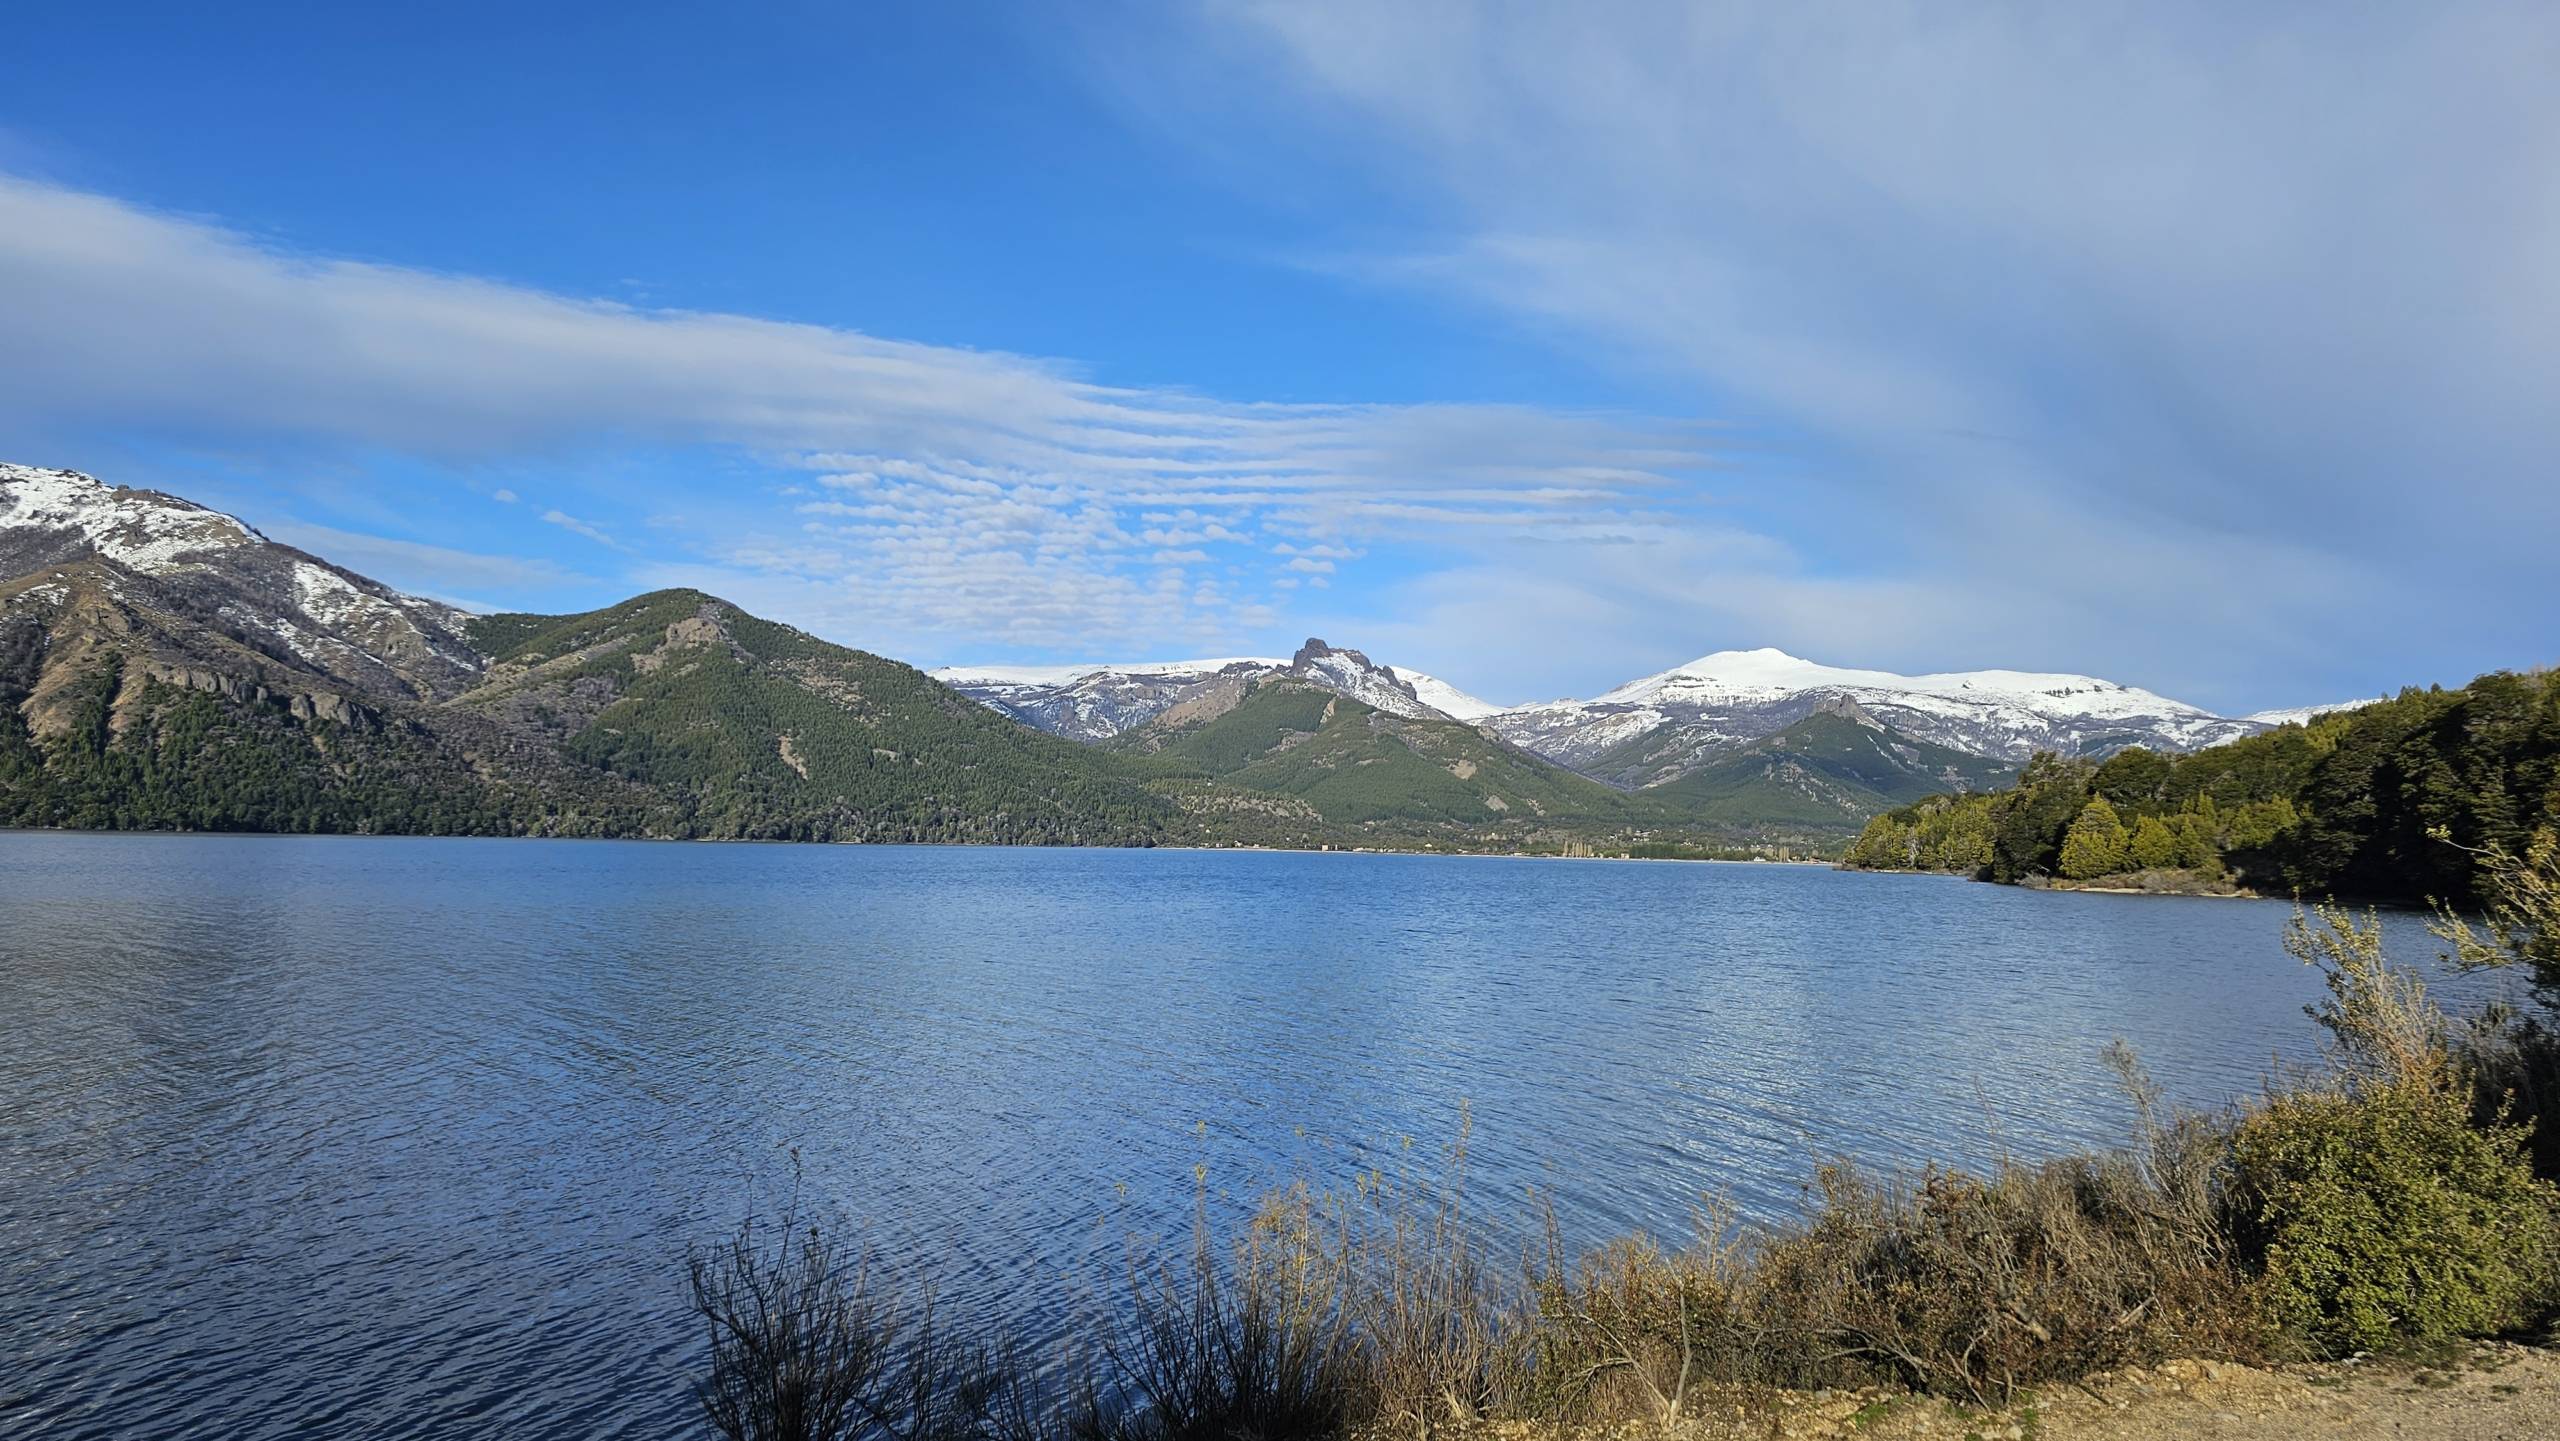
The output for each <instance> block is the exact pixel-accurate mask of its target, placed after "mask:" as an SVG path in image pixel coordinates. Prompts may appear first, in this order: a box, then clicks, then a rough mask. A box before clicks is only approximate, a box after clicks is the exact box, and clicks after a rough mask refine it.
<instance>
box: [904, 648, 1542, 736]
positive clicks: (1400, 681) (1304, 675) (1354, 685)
mask: <svg viewBox="0 0 2560 1441" xmlns="http://www.w3.org/2000/svg"><path fill="white" fill-rule="evenodd" d="M932 675H933V678H934V679H935V680H938V681H940V682H942V683H943V684H944V685H947V686H949V687H951V688H952V689H953V690H956V691H958V692H960V693H961V694H962V695H965V696H968V697H969V698H970V699H972V700H976V701H980V702H982V703H984V704H986V705H988V706H990V707H992V708H994V709H996V710H999V711H1002V712H1003V713H1004V714H1006V715H1009V716H1012V717H1013V718H1014V719H1016V720H1018V721H1021V722H1022V723H1023V724H1025V725H1028V726H1033V727H1036V728H1038V729H1040V730H1044V731H1047V732H1049V733H1050V734H1051V735H1061V736H1066V737H1068V738H1069V739H1071V740H1081V741H1103V740H1109V739H1111V738H1112V737H1113V736H1117V735H1122V734H1125V733H1127V732H1129V731H1133V730H1136V729H1138V728H1140V727H1142V726H1145V725H1147V724H1149V723H1150V722H1152V721H1154V720H1156V719H1157V718H1159V717H1161V716H1164V715H1166V714H1168V713H1170V712H1176V711H1179V712H1181V718H1185V719H1189V718H1198V717H1203V716H1206V715H1211V714H1215V713H1217V712H1218V711H1220V710H1223V709H1225V708H1226V707H1229V706H1233V705H1235V704H1236V703H1237V702H1238V701H1240V700H1242V699H1243V698H1244V696H1245V694H1246V692H1247V691H1248V690H1249V689H1250V688H1251V686H1252V685H1253V684H1254V683H1255V682H1257V681H1260V680H1262V679H1265V678H1267V677H1270V676H1277V675H1287V676H1292V677H1295V678H1297V679H1299V680H1303V681H1307V682H1309V683H1311V684H1314V685H1318V686H1321V687H1323V688H1325V689H1327V690H1330V691H1333V692H1334V693H1335V694H1337V695H1344V696H1348V697H1350V698H1351V699H1353V700H1356V701H1359V702H1360V703H1362V704H1363V705H1367V706H1369V707H1371V708H1373V709H1376V710H1381V711H1385V712H1386V713H1388V714H1389V715H1396V716H1403V717H1406V718H1407V719H1413V720H1461V721H1472V720H1477V719H1479V718H1481V717H1484V716H1488V715H1491V714H1493V713H1495V712H1496V711H1497V710H1499V709H1500V707H1498V706H1495V705H1493V704H1491V703H1489V702H1486V701H1481V700H1478V699H1476V698H1475V697H1474V696H1471V695H1468V694H1467V693H1466V692H1464V691H1462V690H1459V689H1458V688H1457V687H1456V686H1453V685H1450V684H1449V683H1448V682H1446V681H1443V680H1439V679H1437V678H1435V677H1432V676H1428V675H1425V674H1423V673H1422V672H1420V671H1416V670H1408V669H1404V668H1402V667H1398V666H1386V665H1379V664H1377V663H1376V662H1375V661H1372V660H1370V659H1369V657H1367V656H1366V655H1363V654H1361V653H1360V652H1359V651H1356V650H1346V649H1342V648H1339V647H1336V646H1330V645H1327V644H1325V643H1324V642H1323V641H1321V640H1316V639H1312V638H1311V639H1309V640H1308V641H1307V643H1306V644H1305V645H1303V646H1301V647H1299V648H1298V652H1297V654H1295V655H1293V656H1291V657H1290V658H1289V659H1287V660H1272V659H1266V658H1257V657H1236V658H1229V659H1223V660H1181V661H1138V662H1128V663H1122V664H1117V665H1096V664H1088V665H1055V666H946V667H944V668H943V669H940V670H937V671H934V672H932Z"/></svg>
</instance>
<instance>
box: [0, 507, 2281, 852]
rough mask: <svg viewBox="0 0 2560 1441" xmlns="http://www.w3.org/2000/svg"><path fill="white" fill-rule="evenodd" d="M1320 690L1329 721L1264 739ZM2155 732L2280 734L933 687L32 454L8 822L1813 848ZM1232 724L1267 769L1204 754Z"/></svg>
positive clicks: (835, 654)
mask: <svg viewBox="0 0 2560 1441" xmlns="http://www.w3.org/2000/svg"><path fill="white" fill-rule="evenodd" d="M1315 697H1329V698H1330V699H1329V700H1324V701H1322V702H1321V703H1318V702H1317V701H1315V700H1314V699H1313V698H1315ZM1311 704H1313V705H1315V707H1316V710H1315V711H1314V712H1310V713H1309V714H1310V715H1318V714H1319V713H1320V719H1313V720H1309V719H1308V718H1307V717H1303V716H1302V717H1300V719H1301V720H1305V721H1306V723H1305V724H1303V725H1295V726H1288V727H1282V728H1281V729H1280V730H1272V731H1269V732H1268V734H1266V735H1263V736H1262V738H1261V739H1260V740H1252V739H1250V736H1249V733H1252V732H1253V730H1254V727H1256V726H1260V725H1262V724H1263V723H1264V722H1265V721H1269V720H1272V718H1273V717H1275V716H1278V715H1279V714H1280V713H1281V712H1283V711H1289V712H1290V713H1291V714H1296V713H1297V712H1299V711H1306V710H1307V707H1308V706H1309V705H1311ZM1292 708H1294V709H1292ZM1986 716H1988V717H1989V721H1990V722H1995V723H1989V724H1986V723H1985V717H1986ZM1230 718H1232V719H1230ZM2162 726H2167V727H2169V733H2168V736H2167V740H2166V742H2165V745H2166V747H2167V748H2177V746H2176V743H2177V741H2178V740H2179V738H2180V737H2182V736H2184V735H2186V734H2188V733H2190V732H2197V731H2200V730H2206V731H2211V730H2216V728H2229V727H2234V726H2238V727H2243V728H2244V729H2262V728H2264V724H2263V723H2262V722H2259V721H2256V720H2247V721H2231V720H2226V719H2224V718H2220V717H2213V716H2211V715H2209V714H2208V713H2206V712H2204V711H2202V710H2200V709H2198V708H2196V707H2191V706H2185V705H2182V704H2181V703H2178V702H2173V701H2169V700H2167V699H2166V698H2164V697H2158V696H2154V695H2152V694H2151V693H2149V692H2146V691H2139V690H2136V689H2134V688H2131V687H2124V686H2117V685H2114V684H2113V683H2110V682H2105V681H2099V680H2096V679H2095V678H2092V677H2085V676H2064V675H2043V674H2036V673H2026V672H2005V671H2004V672H1968V673H1959V674H1954V675H1945V676H1930V677H1918V678H1913V677H1899V676H1894V675H1892V674H1891V673H1889V672H1876V671H1852V670H1844V669H1840V668H1836V667H1827V666H1821V665H1818V664H1816V663H1814V662H1810V661H1803V660H1799V659H1797V658H1795V657H1793V656H1788V655H1786V654H1784V653H1783V652H1779V651H1776V650H1769V649H1763V650H1758V651H1740V652H1732V651H1728V652H1717V653H1715V654H1713V655H1710V656H1707V657H1702V658H1700V659H1699V660H1697V661H1693V662H1689V663H1687V664H1686V665H1683V666H1679V667H1674V668H1672V669H1671V670H1669V671H1665V672H1661V673H1658V674H1656V675H1654V676H1650V677H1643V678H1639V679H1638V680H1636V681H1632V682H1629V683H1627V684H1626V685H1623V686H1620V687H1616V688H1614V689H1612V690H1611V691H1609V692H1604V693H1603V695H1602V696H1601V697H1599V698H1598V699H1595V700H1593V701H1589V702H1583V701H1565V702H1548V703H1544V704H1542V705H1536V706H1525V707H1511V708H1502V707H1497V706H1494V705H1492V704H1491V703H1489V702H1485V701H1483V700H1481V699H1479V698H1477V697H1475V696H1472V695H1469V694H1467V693H1466V692H1464V691H1461V690H1459V689H1457V688H1456V687H1454V686H1451V685H1449V684H1448V683H1447V682H1445V681H1442V680H1440V679H1438V678H1437V677H1434V676H1431V675H1429V674H1426V673H1424V672H1420V671H1415V670H1412V669H1409V668H1404V667H1397V666H1392V665H1384V664H1380V663H1379V662H1377V661H1375V660H1373V659H1372V658H1371V657H1370V656H1368V655H1367V654H1365V653H1364V652H1361V651H1359V650H1356V649H1352V648H1349V647H1343V646H1336V645H1332V644H1329V643H1327V642H1325V641H1324V640H1322V639H1319V638H1313V637H1310V638H1309V639H1308V640H1307V641H1306V642H1305V644H1303V645H1301V646H1300V647H1299V648H1298V649H1297V651H1296V652H1295V653H1293V654H1292V655H1291V656H1290V657H1288V658H1287V659H1285V660H1282V659H1278V658H1268V657H1223V658H1213V659H1206V660H1195V661H1167V662H1145V663H1138V664H1135V665H1123V666H1116V667H1115V666H1072V665H1071V666H1020V667H1002V666H990V667H976V668H963V667H946V668H944V669H943V670H941V671H937V672H934V673H931V674H930V675H928V674H927V673H924V672H920V671H917V670H915V669H913V668H912V667H908V666H905V665H903V664H901V663H899V662H897V661H894V660H891V659H888V658H884V657H879V656H874V655H869V654H867V653H865V652H861V651H858V650H854V649H851V648H848V647H842V646H835V645H833V644H831V643H829V642H826V641H823V640H820V639H818V638H817V637H815V636H811V635H808V634H807V633H805V632H801V631H798V630H795V629H793V628H791V627H789V626H785V625H780V624H778V623H776V622H772V621H768V620H764V619H762V618H760V617H756V616H753V615H750V614H748V613H747V612H745V611H744V610H742V609H740V608H738V607H736V606H734V605H732V604H730V603H728V602H726V601H723V600H720V599H719V598H717V597H715V596H710V595H707V594H704V593H702V592H698V591H682V590H678V591H655V592H650V593H647V594H645V595H641V596H635V597H632V598H630V599H629V600H626V601H623V602H620V603H618V604H616V605H613V606H607V607H603V608H601V609H598V610H595V611H588V612H581V613H577V614H573V615H565V616H544V615H532V614H526V613H509V614H500V615H473V614H470V613H467V612H464V611H462V610H460V609H458V608H456V607H453V606H451V605H447V604H444V603H442V602H438V601H433V600H428V599H424V598H421V597H417V596H411V595H405V594H403V593H401V592H399V591H397V590H395V589H393V588H391V587H389V586H386V585H383V584H381V583H379V582H377V581H374V580H371V579H369V578H367V577H365V576H362V575H360V574H358V573H356V572H354V571H351V570H347V569H345V568H343V567H340V566H337V565H334V564H332V563H330V562H328V561H326V560H324V559H322V558H321V557H318V556H315V555H311V554H309V553H307V552H304V551H301V550H298V549H295V548H294V547H292V546H289V545H285V544H283V543H281V542H278V541H275V540H273V539H272V538H270V537H268V536H266V535H264V534H263V533H261V532H259V531H258V530H256V529H255V528H254V527H252V526H250V525H249V524H247V523H246V522H245V521H242V520H240V519H239V518H237V517H234V516H230V515H227V514H224V513H222V512H219V511H215V510H211V509H209V508H207V507H203V506H198V505H195V504H193V503H192V502H188V501H186V500H184V499H182V498H180V497H177V496H172V495H168V494H165V493H163V492H158V491H150V490H142V489H136V488H132V487H121V486H110V485H107V484H105V483H104V482H101V481H98V480H96V479H95V478H93V477H90V476H87V475H84V474H82V473H79V472H75V471H65V470H48V469H43V468H39V467H31V466H20V465H0V753H5V755H4V756H0V820H8V819H15V820H17V821H20V822H32V823H38V824H60V823H70V824H128V823H132V824H154V823H157V824H173V825H182V826H200V827H239V826H245V827H248V828H285V829H395V830H398V829H428V830H457V829H458V830H466V831H475V832H478V831H486V832H490V833H500V834H637V835H708V836H741V837H775V838H801V839H856V840H901V839H981V840H1002V841H1081V842H1086V843H1103V844H1160V843H1172V842H1180V843H1204V844H1217V843H1222V842H1225V841H1230V840H1233V839H1235V838H1236V837H1237V836H1239V835H1241V834H1250V835H1253V836H1256V837H1261V838H1267V839H1275V840H1285V841H1286V842H1287V843H1291V844H1298V843H1306V844H1331V843H1336V842H1340V841H1357V840H1359V839H1361V838H1363V837H1367V838H1372V839H1374V838H1377V837H1380V836H1389V835H1391V836H1392V838H1393V840H1394V842H1395V843H1398V844H1404V843H1415V842H1419V843H1424V844H1441V843H1447V842H1455V843H1461V844H1469V845H1479V846H1486V847H1493V846H1502V845H1520V844H1550V843H1562V842H1565V841H1568V840H1571V841H1574V842H1575V843H1579V841H1580V839H1582V838H1586V837H1587V835H1588V834H1593V833H1600V834H1608V835H1615V836H1619V837H1621V838H1622V839H1623V838H1625V837H1628V836H1636V837H1641V838H1644V839H1646V840H1647V841H1648V842H1649V843H1650V842H1651V841H1653V840H1657V839H1659V838H1660V834H1661V833H1665V832H1670V833H1678V834H1682V835H1692V836H1693V835H1696V834H1698V833H1701V832H1704V831H1714V830H1718V829H1723V830H1729V831H1735V832H1742V833H1748V834H1750V835H1752V836H1754V837H1757V838H1764V839H1778V840H1785V841H1797V840H1813V839H1817V838H1819V837H1822V836H1831V837H1835V838H1840V837H1844V836H1845V833H1846V832H1851V831H1854V830H1855V829H1856V827H1857V825H1858V824H1859V823H1860V822H1861V821H1862V820H1863V819H1864V816H1865V814H1871V813H1873V812H1875V811H1877V810H1881V809H1885V808H1888V807H1890V806H1891V805H1894V804H1898V803H1901V802H1902V800H1903V799H1905V798H1906V797H1907V796H1908V795H1910V794H1912V793H1913V791H1914V788H1915V787H1923V786H1925V788H1926V789H1927V790H1940V789H1958V790H1962V789H1968V788H1972V787H1976V786H1980V785H1984V784H1989V783H1994V782H1995V781H1996V780H1997V779H1998V778H1999V776H2000V775H2001V774H2002V773H2003V772H2004V771H2005V769H2007V768H2009V767H2010V766H2011V765H2012V759H2011V757H2012V756H2013V755H2014V752H2015V751H2016V750H2017V749H2018V748H2019V747H2020V746H2022V745H2026V744H2029V743H2034V744H2037V745H2039V746H2041V745H2042V744H2043V743H2044V742H2046V741H2048V740H2051V739H2054V738H2056V737H2057V736H2059V737H2061V738H2063V739H2066V740H2068V741H2069V742H2071V743H2072V744H2073V745H2074V746H2075V747H2076V748H2077V749H2078V750H2079V751H2080V752H2082V753H2086V752H2088V751H2089V750H2090V749H2091V748H2092V747H2098V746H2104V747H2108V748H2121V747H2122V746H2124V745H2127V744H2144V743H2147V744H2155V745H2161V744H2164V742H2163V740H2162V736H2161V732H2160V727H2162ZM2217 733H2218V732H2217ZM1950 742H1953V743H1952V744H1950ZM1225 746H1232V747H1235V748H1237V751H1236V753H1237V754H1238V755H1240V756H1245V757H1248V759H1247V760H1245V761H1244V762H1242V763H1239V764H1235V765H1229V766H1223V767H1220V766H1209V765H1206V764H1205V757H1206V755H1207V752H1208V750H1210V749H1215V748H1217V747H1225ZM1186 748H1187V749H1186ZM1186 756H1187V757H1189V759H1188V760H1186V759H1185V757H1186ZM261 787H264V788H265V789H264V790H263V791H262V790H261ZM1381 797H1384V798H1385V799H1383V800H1382V799H1380V798H1381Z"/></svg>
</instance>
